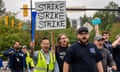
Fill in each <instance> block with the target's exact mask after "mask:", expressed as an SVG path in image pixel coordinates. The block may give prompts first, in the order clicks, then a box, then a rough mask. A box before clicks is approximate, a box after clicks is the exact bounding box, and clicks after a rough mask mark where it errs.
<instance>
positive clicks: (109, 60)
mask: <svg viewBox="0 0 120 72" xmlns="http://www.w3.org/2000/svg"><path fill="white" fill-rule="evenodd" d="M103 43H104V38H102V36H100V35H99V36H95V38H94V44H95V45H96V46H97V48H98V50H99V51H100V53H101V55H102V57H103V59H102V64H103V70H104V72H109V71H108V70H107V69H108V67H111V68H112V70H114V71H115V70H116V64H115V62H114V60H113V57H112V56H111V54H110V51H109V50H108V49H106V48H104V46H103Z"/></svg>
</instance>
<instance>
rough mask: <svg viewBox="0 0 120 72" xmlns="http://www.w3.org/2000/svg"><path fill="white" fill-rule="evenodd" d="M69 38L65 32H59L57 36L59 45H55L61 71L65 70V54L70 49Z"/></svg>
mask: <svg viewBox="0 0 120 72" xmlns="http://www.w3.org/2000/svg"><path fill="white" fill-rule="evenodd" d="M68 45H69V39H68V37H67V36H66V35H65V34H62V33H61V34H59V35H58V38H57V46H56V47H55V53H56V59H57V62H58V65H59V69H60V72H63V63H64V56H65V55H66V51H67V49H68Z"/></svg>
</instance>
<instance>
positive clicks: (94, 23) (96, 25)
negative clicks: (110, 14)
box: [92, 17, 101, 36]
mask: <svg viewBox="0 0 120 72" xmlns="http://www.w3.org/2000/svg"><path fill="white" fill-rule="evenodd" d="M92 24H93V25H94V26H95V33H96V36H97V35H99V34H100V33H99V26H98V25H99V24H101V19H100V18H98V17H96V18H95V19H93V20H92Z"/></svg>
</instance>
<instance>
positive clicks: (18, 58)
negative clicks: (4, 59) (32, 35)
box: [4, 42, 26, 72]
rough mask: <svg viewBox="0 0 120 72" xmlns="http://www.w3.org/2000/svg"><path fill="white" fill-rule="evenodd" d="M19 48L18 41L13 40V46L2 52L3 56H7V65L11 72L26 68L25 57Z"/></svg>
mask: <svg viewBox="0 0 120 72" xmlns="http://www.w3.org/2000/svg"><path fill="white" fill-rule="evenodd" d="M20 48H21V47H20V43H19V42H15V44H14V48H11V49H9V50H8V51H6V52H4V56H9V62H8V63H9V64H8V65H9V68H10V70H11V72H23V70H24V68H26V64H25V57H24V54H23V52H22V51H21V49H20Z"/></svg>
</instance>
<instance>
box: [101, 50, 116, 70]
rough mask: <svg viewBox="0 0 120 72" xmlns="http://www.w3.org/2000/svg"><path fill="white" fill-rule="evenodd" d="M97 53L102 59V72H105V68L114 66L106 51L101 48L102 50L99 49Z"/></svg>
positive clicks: (110, 56)
mask: <svg viewBox="0 0 120 72" xmlns="http://www.w3.org/2000/svg"><path fill="white" fill-rule="evenodd" d="M99 51H100V53H101V55H102V57H103V59H102V64H103V70H104V72H107V67H108V66H109V67H112V66H115V62H114V60H113V57H112V55H111V53H110V51H109V50H108V49H106V48H102V49H99Z"/></svg>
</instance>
